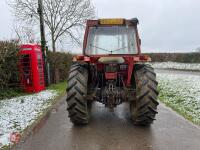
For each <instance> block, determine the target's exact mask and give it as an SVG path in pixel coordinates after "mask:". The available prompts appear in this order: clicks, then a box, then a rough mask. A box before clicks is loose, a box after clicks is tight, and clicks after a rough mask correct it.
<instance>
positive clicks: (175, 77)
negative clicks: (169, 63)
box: [157, 73, 200, 125]
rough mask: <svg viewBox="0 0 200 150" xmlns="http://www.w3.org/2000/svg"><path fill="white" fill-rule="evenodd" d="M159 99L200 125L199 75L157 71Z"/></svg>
mask: <svg viewBox="0 0 200 150" xmlns="http://www.w3.org/2000/svg"><path fill="white" fill-rule="evenodd" d="M157 80H158V82H159V91H160V95H159V99H160V100H161V101H163V102H164V103H165V104H167V105H168V106H170V107H172V109H174V110H176V111H177V112H178V113H180V114H182V115H183V116H184V117H185V118H187V119H189V120H191V121H192V122H194V123H196V124H198V125H200V76H199V75H188V74H169V73H158V74H157Z"/></svg>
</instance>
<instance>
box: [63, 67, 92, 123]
mask: <svg viewBox="0 0 200 150" xmlns="http://www.w3.org/2000/svg"><path fill="white" fill-rule="evenodd" d="M87 82H88V71H87V69H86V68H84V67H83V66H82V65H80V64H74V65H72V66H71V69H70V72H69V77H68V87H67V99H66V101H67V104H68V108H67V110H68V113H69V118H70V120H71V121H72V122H73V123H74V124H75V125H83V124H87V123H88V122H89V108H88V106H89V105H88V102H87V100H86V99H85V96H86V95H87Z"/></svg>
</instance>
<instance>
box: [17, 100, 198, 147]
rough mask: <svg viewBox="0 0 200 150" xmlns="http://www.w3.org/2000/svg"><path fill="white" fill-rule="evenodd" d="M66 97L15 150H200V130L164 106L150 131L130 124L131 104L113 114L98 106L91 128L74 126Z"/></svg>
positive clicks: (94, 108) (161, 107)
mask: <svg viewBox="0 0 200 150" xmlns="http://www.w3.org/2000/svg"><path fill="white" fill-rule="evenodd" d="M64 100H65V97H63V99H62V100H61V102H60V104H59V105H58V106H57V107H56V108H55V109H53V110H52V112H51V114H50V116H49V117H48V118H47V120H46V122H45V123H44V124H43V126H42V127H39V128H38V129H37V130H35V132H34V133H32V134H31V135H30V136H29V137H28V138H26V140H25V141H24V142H23V143H20V144H19V145H18V146H17V147H16V148H14V150H200V128H199V127H198V126H195V125H193V124H192V123H190V122H189V121H187V120H185V119H184V118H183V117H181V116H179V115H177V114H176V113H175V112H174V111H172V110H171V109H169V108H167V107H165V106H164V105H163V104H160V105H159V107H158V112H159V113H158V115H157V117H156V118H157V120H156V121H155V122H154V123H153V124H152V125H151V126H150V127H137V126H134V125H133V124H132V122H131V121H130V120H129V109H128V104H122V105H120V106H118V107H117V108H116V109H115V112H113V113H111V112H109V111H108V109H107V108H104V105H101V104H99V103H94V105H93V109H92V116H91V121H90V123H89V125H87V126H83V127H76V126H73V125H72V124H71V122H70V120H69V119H68V118H67V116H68V114H67V112H66V104H65V101H64Z"/></svg>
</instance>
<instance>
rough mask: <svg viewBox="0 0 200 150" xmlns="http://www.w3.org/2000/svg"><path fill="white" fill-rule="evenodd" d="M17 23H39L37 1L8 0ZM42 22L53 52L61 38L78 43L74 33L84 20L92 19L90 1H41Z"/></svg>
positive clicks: (92, 9)
mask: <svg viewBox="0 0 200 150" xmlns="http://www.w3.org/2000/svg"><path fill="white" fill-rule="evenodd" d="M9 4H10V6H11V7H12V8H13V9H14V11H13V12H14V15H15V16H16V18H17V19H18V21H23V22H26V23H29V22H34V23H35V25H36V24H38V22H39V15H38V12H37V8H38V3H37V0H9ZM43 4H44V21H45V25H46V26H47V27H48V31H49V32H48V33H49V34H50V37H51V43H52V49H53V52H55V51H56V42H57V41H58V40H59V38H61V37H62V36H69V37H70V38H71V39H73V40H74V41H76V42H77V43H80V41H79V37H77V34H75V32H76V31H77V29H79V28H80V27H83V25H84V24H85V21H86V19H89V18H93V17H94V7H93V6H92V4H91V2H90V0H43Z"/></svg>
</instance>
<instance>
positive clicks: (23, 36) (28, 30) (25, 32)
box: [14, 24, 35, 43]
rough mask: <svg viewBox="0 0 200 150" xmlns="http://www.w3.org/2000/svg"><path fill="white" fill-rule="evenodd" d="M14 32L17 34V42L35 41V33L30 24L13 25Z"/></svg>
mask: <svg viewBox="0 0 200 150" xmlns="http://www.w3.org/2000/svg"><path fill="white" fill-rule="evenodd" d="M14 32H15V34H16V36H17V40H18V41H19V43H34V42H35V36H34V35H35V34H34V30H33V26H31V25H28V26H27V25H19V24H15V25H14Z"/></svg>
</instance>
